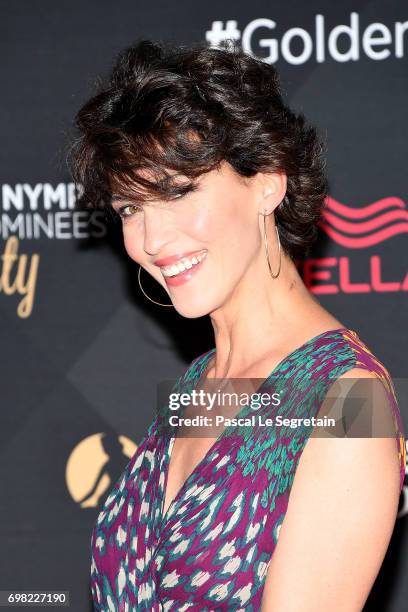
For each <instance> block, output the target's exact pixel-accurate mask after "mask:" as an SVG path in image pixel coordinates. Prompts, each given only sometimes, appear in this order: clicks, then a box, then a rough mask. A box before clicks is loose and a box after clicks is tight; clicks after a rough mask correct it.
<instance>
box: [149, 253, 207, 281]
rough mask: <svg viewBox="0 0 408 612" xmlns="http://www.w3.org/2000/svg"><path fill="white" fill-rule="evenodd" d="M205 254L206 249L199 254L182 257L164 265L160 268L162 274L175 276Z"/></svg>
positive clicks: (194, 263) (200, 259) (188, 268)
mask: <svg viewBox="0 0 408 612" xmlns="http://www.w3.org/2000/svg"><path fill="white" fill-rule="evenodd" d="M206 255H207V251H205V252H203V253H200V254H199V255H194V256H193V257H184V258H183V259H181V260H180V261H179V262H177V263H176V264H173V265H171V266H164V267H163V268H160V270H161V271H162V274H163V276H177V274H180V272H184V271H185V270H190V268H192V267H193V266H195V265H197V264H198V263H200V261H202V260H203V259H204V257H205V256H206Z"/></svg>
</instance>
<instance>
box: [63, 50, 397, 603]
mask: <svg viewBox="0 0 408 612" xmlns="http://www.w3.org/2000/svg"><path fill="white" fill-rule="evenodd" d="M76 124H77V127H78V128H79V130H80V137H79V138H78V139H77V141H76V143H75V146H74V166H73V173H74V176H75V178H76V180H77V182H78V183H81V184H82V188H83V194H84V195H83V198H84V199H85V200H86V201H91V202H93V203H94V205H95V206H99V205H100V204H101V203H102V205H103V206H104V207H106V210H109V211H111V213H112V214H113V215H114V216H116V217H118V218H120V219H121V223H122V228H123V238H124V245H125V248H126V251H127V253H128V255H129V257H131V259H133V260H134V261H136V262H137V263H139V264H140V266H141V267H140V268H139V283H140V286H141V289H142V291H143V292H144V293H145V294H146V295H147V296H148V297H149V299H151V300H152V301H155V302H156V303H159V304H163V305H173V306H174V308H175V309H176V310H177V311H178V312H179V313H180V314H181V315H182V316H184V317H187V318H195V317H201V316H203V315H207V314H208V315H209V316H210V318H211V322H212V325H213V329H214V335H215V347H214V348H213V349H212V350H210V351H208V352H206V353H204V354H202V355H200V356H198V357H196V358H195V359H194V360H193V362H192V363H191V364H190V365H189V367H188V368H187V370H186V372H185V373H184V374H183V375H182V376H181V377H180V378H179V379H178V381H177V383H176V385H175V387H174V389H175V390H176V391H178V392H191V391H192V390H194V389H197V388H198V386H199V385H200V386H201V385H204V384H205V383H207V382H208V383H209V382H210V381H211V380H212V379H214V378H216V379H219V378H225V379H231V378H238V379H243V380H246V379H249V378H250V377H256V378H260V379H262V381H263V383H262V384H261V385H260V387H259V388H258V391H260V390H263V391H268V389H269V390H270V389H271V383H272V377H273V378H274V380H275V379H276V380H277V383H278V384H279V385H280V386H279V389H280V398H281V402H280V405H279V412H280V414H281V415H284V416H287V417H289V416H293V415H296V416H298V417H299V416H301V417H312V416H317V415H318V414H321V410H322V408H323V407H324V406H325V405H326V403H327V401H328V397H329V389H332V385H333V383H334V381H337V382H338V381H340V380H343V381H344V380H345V379H347V378H353V379H363V378H366V379H367V378H372V379H376V380H377V381H378V380H379V381H381V388H382V389H383V390H385V391H386V392H385V408H386V414H387V415H389V418H390V419H392V427H393V429H392V435H391V436H388V437H376V438H374V437H372V438H363V437H351V438H349V439H347V440H345V439H344V437H343V438H342V437H336V436H326V437H312V436H311V433H312V431H311V428H302V427H301V428H299V430H298V431H296V432H293V431H292V430H289V429H288V428H281V429H279V428H278V427H275V428H265V427H257V428H255V427H254V428H252V429H251V428H250V429H249V430H248V428H246V430H245V433H244V432H243V431H242V429H241V428H240V427H238V426H237V427H235V428H234V426H232V427H229V428H225V429H224V431H223V432H222V433H221V434H220V435H219V436H218V437H215V439H214V437H210V438H208V437H206V438H203V437H191V436H190V437H182V436H180V435H179V433H175V429H173V430H172V433H173V435H172V436H169V435H163V431H162V430H161V427H160V425H161V424H162V423H163V422H164V421H166V419H167V422H168V416H169V409H168V406H167V407H166V406H164V408H163V410H162V411H161V413H160V414H159V415H157V417H156V418H155V419H154V421H153V422H152V424H151V425H150V427H149V430H148V432H147V433H146V435H145V437H144V439H143V441H142V442H141V444H140V445H139V447H138V449H137V451H136V453H135V455H134V456H133V457H132V459H131V460H130V461H129V463H128V465H127V467H126V469H125V471H124V473H123V474H122V475H121V476H120V478H119V479H118V481H117V483H116V485H115V487H114V488H113V490H112V491H111V493H110V495H109V496H108V498H107V499H106V501H105V504H104V506H103V508H102V510H101V512H100V514H99V516H98V520H97V523H96V525H95V528H94V530H93V533H92V564H91V586H92V595H93V600H94V605H95V609H97V610H121V611H124V610H166V611H167V610H177V611H178V612H180V611H182V610H187V609H191V610H246V611H255V610H264V611H269V610H272V611H279V612H283V610H297V611H306V610H314V611H316V610H325V611H326V610H332V611H335V610H342V611H344V610H347V611H349V610H350V611H354V610H361V609H362V607H363V605H364V602H365V600H366V598H367V595H368V593H369V591H370V588H371V586H372V584H373V582H374V580H375V577H376V575H377V573H378V571H379V568H380V566H381V563H382V560H383V558H384V555H385V552H386V549H387V546H388V543H389V540H390V537H391V533H392V530H393V526H394V523H395V518H396V513H397V506H398V499H399V492H400V489H401V487H402V484H403V478H404V472H405V459H406V457H405V446H404V432H403V428H402V422H401V417H400V413H399V410H398V406H397V403H396V399H395V393H394V388H393V385H392V381H391V379H390V377H389V374H388V371H387V370H386V368H385V367H384V365H383V364H382V363H381V362H380V361H379V360H378V359H377V358H376V357H375V356H374V355H373V353H372V352H371V351H370V350H369V349H368V347H367V346H366V345H365V344H364V343H363V342H362V340H361V339H360V338H359V336H358V334H357V333H356V332H355V331H353V330H350V329H348V328H346V327H345V326H344V325H343V323H342V322H340V321H339V320H338V319H336V318H335V317H334V316H332V315H331V314H330V313H329V312H328V311H327V310H325V309H324V308H323V307H322V306H321V305H320V304H319V303H318V301H317V300H316V299H315V298H314V297H313V296H312V295H311V293H310V292H309V291H308V290H307V288H306V287H305V285H304V284H303V282H302V280H301V278H300V276H299V274H298V272H297V268H296V265H295V261H296V260H297V259H300V258H301V257H303V256H305V255H306V254H307V253H308V252H309V250H310V247H311V245H312V243H313V242H314V240H315V238H316V234H317V222H318V220H319V218H320V215H321V211H322V207H323V205H324V198H325V196H326V194H327V181H326V178H325V175H324V172H323V169H324V164H323V161H322V158H321V152H322V146H321V144H320V142H319V140H318V137H317V134H316V130H315V129H314V128H313V127H310V126H307V125H306V123H305V120H304V117H303V116H302V115H296V114H294V113H293V112H292V111H291V110H290V109H289V108H288V107H287V106H286V105H285V104H284V103H283V101H282V98H281V93H280V86H279V81H278V76H277V73H276V71H275V69H274V68H273V67H272V66H270V65H267V64H266V63H264V62H262V61H260V60H257V59H255V58H252V57H249V56H247V55H245V54H244V53H242V52H240V51H239V50H238V49H236V48H232V47H230V48H229V50H221V49H209V48H207V47H205V46H201V45H197V46H195V47H190V48H188V47H170V46H167V47H166V46H164V45H158V44H154V43H152V42H150V41H141V42H139V43H138V44H136V45H134V46H132V47H130V48H128V49H126V50H124V51H123V52H122V53H121V54H120V55H119V58H118V60H117V63H116V65H115V66H114V68H113V71H112V74H111V75H110V78H109V80H108V82H107V83H106V84H102V85H101V87H100V90H99V92H98V93H97V94H96V95H95V96H94V97H93V98H92V99H91V100H89V101H88V102H87V103H86V104H85V105H84V106H83V107H82V108H81V110H80V111H79V113H78V115H77V122H76ZM142 268H143V269H144V271H145V272H147V273H148V274H150V275H151V276H152V277H153V278H154V279H155V280H156V281H157V282H158V283H159V284H160V285H162V287H163V288H164V289H165V290H166V292H167V294H168V296H169V298H170V302H168V303H164V302H163V301H158V300H155V299H154V298H152V297H150V296H149V294H147V293H146V292H145V290H144V289H143V282H142V277H141V275H140V272H141V269H142ZM383 407H384V406H383ZM248 410H249V406H244V407H243V408H242V410H240V411H239V415H238V416H243V415H246V414H248ZM274 413H276V407H274V406H273V405H271V404H269V405H267V406H265V407H263V408H262V411H261V414H262V415H263V416H265V417H267V416H271V415H273V414H274ZM159 417H160V419H162V418H163V419H164V421H160V420H159ZM306 443H307V444H306ZM295 475H296V476H295ZM289 502H290V503H289Z"/></svg>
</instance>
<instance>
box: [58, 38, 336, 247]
mask: <svg viewBox="0 0 408 612" xmlns="http://www.w3.org/2000/svg"><path fill="white" fill-rule="evenodd" d="M75 127H76V128H77V129H79V132H80V135H79V136H78V137H75V138H74V139H73V140H72V142H71V146H70V148H69V159H70V168H71V173H72V175H73V178H74V181H75V182H76V183H77V184H78V185H80V186H81V188H82V189H81V190H82V196H81V198H80V201H81V202H82V203H84V202H86V203H87V204H86V206H87V207H91V208H95V207H96V208H101V207H102V208H103V209H104V210H105V211H110V212H109V213H108V214H110V215H112V216H113V217H115V215H116V214H117V213H113V212H112V211H113V209H112V208H111V206H110V202H111V199H112V195H113V194H115V195H122V196H124V197H128V198H133V199H134V198H137V200H138V201H142V202H143V201H147V200H150V199H158V198H159V199H165V200H168V199H172V198H173V197H176V196H177V195H179V194H180V193H182V192H183V189H186V185H185V183H184V184H183V186H182V187H180V184H177V183H176V182H175V181H174V180H173V177H174V176H176V175H180V174H181V175H183V176H186V177H188V178H189V179H190V181H192V183H191V185H194V179H195V178H196V177H198V176H199V175H201V174H202V173H204V172H208V171H210V170H212V169H214V168H217V167H219V165H220V163H221V162H223V161H226V162H228V163H229V164H230V165H231V166H232V168H233V169H234V170H235V171H236V172H237V173H238V174H239V175H241V176H244V177H251V176H254V175H255V174H256V173H257V172H279V171H280V172H285V173H286V175H287V191H286V195H285V198H284V200H283V201H282V203H281V204H280V205H279V206H278V207H277V208H276V209H275V220H276V223H277V225H278V229H279V236H280V239H281V245H282V248H283V249H284V250H285V252H286V253H287V254H288V255H289V256H290V257H291V258H292V259H301V258H302V257H304V256H305V255H307V254H308V253H309V251H310V248H311V246H312V244H313V242H314V241H315V240H316V237H317V222H318V220H319V219H320V217H321V213H322V209H323V207H324V200H325V197H326V195H327V189H328V184H327V179H326V176H325V173H324V167H325V162H324V160H323V158H322V151H323V146H322V143H321V142H320V140H319V138H318V135H317V131H316V129H315V128H314V127H313V126H309V125H307V124H306V120H305V117H304V115H302V114H295V113H294V112H292V111H291V110H290V109H289V108H288V106H286V105H285V104H284V102H283V100H282V94H281V85H280V82H279V77H278V74H277V71H276V69H275V68H274V67H273V66H271V65H269V64H266V63H265V62H264V61H262V60H260V59H256V58H254V57H251V56H250V55H247V54H245V53H244V52H243V51H241V50H239V48H237V46H236V45H234V44H231V45H230V47H229V48H227V49H225V48H223V49H214V48H209V47H207V46H206V45H204V44H198V45H190V46H184V45H171V44H164V43H154V42H152V41H149V40H139V41H137V42H136V43H135V44H134V45H132V46H130V47H128V48H126V49H124V50H123V51H122V52H121V53H120V54H119V56H118V58H117V60H116V63H115V65H114V67H113V69H112V71H111V73H110V75H109V76H108V77H107V81H106V82H104V81H103V80H100V81H99V89H98V91H97V92H96V93H95V95H94V96H93V97H92V98H91V99H90V100H89V101H88V102H86V104H84V106H82V108H81V109H80V110H79V111H78V113H77V115H76V117H75ZM138 170H143V171H148V172H147V173H146V172H145V173H144V176H142V175H140V174H137V171H138ZM169 170H170V171H173V172H169ZM148 177H149V178H148Z"/></svg>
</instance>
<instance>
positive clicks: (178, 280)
mask: <svg viewBox="0 0 408 612" xmlns="http://www.w3.org/2000/svg"><path fill="white" fill-rule="evenodd" d="M206 259H207V255H206V256H205V257H204V258H203V259H202V260H201V261H200V262H199V263H197V264H194V265H193V266H192V267H191V268H190V269H188V270H184V272H180V273H179V274H176V276H164V275H163V278H164V280H165V281H166V283H167V284H168V285H170V286H171V287H176V286H178V285H183V284H184V283H187V282H188V281H189V280H190V278H192V277H193V276H194V275H195V274H196V273H197V271H198V270H200V269H201V266H202V265H203V263H204V262H205V260H206Z"/></svg>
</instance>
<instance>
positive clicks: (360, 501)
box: [261, 368, 400, 612]
mask: <svg viewBox="0 0 408 612" xmlns="http://www.w3.org/2000/svg"><path fill="white" fill-rule="evenodd" d="M343 377H347V378H360V377H361V378H367V377H372V378H375V377H376V375H375V374H373V373H371V372H369V371H367V370H364V369H360V368H353V369H352V370H349V372H347V373H346V374H344V375H343ZM340 378H342V377H340ZM384 398H385V400H384V401H385V402H388V400H387V396H386V394H385V393H384ZM387 411H388V414H389V418H390V419H391V408H390V407H389V406H388V403H387V405H386V412H387ZM391 427H392V424H391ZM399 494H400V466H399V459H398V452H397V446H396V441H395V437H388V438H386V437H384V438H378V437H377V438H375V437H372V438H368V437H367V438H336V437H333V438H323V437H320V438H314V437H311V438H310V439H309V440H308V441H307V443H306V445H305V448H304V450H303V453H302V455H301V457H300V459H299V463H298V466H297V469H296V473H295V477H294V480H293V484H292V488H291V492H290V497H289V503H288V508H287V512H286V515H285V519H284V521H283V523H282V526H281V529H280V532H279V539H278V543H277V545H276V548H275V550H274V553H273V555H272V559H271V562H270V565H269V568H268V572H267V576H266V583H265V588H264V593H263V599H262V607H261V611H262V612H327V610H330V611H331V612H340V611H341V612H357V611H361V610H362V609H363V606H364V603H365V601H366V599H367V597H368V595H369V592H370V590H371V588H372V586H373V583H374V581H375V579H376V577H377V574H378V572H379V570H380V567H381V564H382V562H383V559H384V556H385V553H386V551H387V547H388V544H389V541H390V538H391V535H392V532H393V528H394V524H395V520H396V515H397V511H398V501H399Z"/></svg>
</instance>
